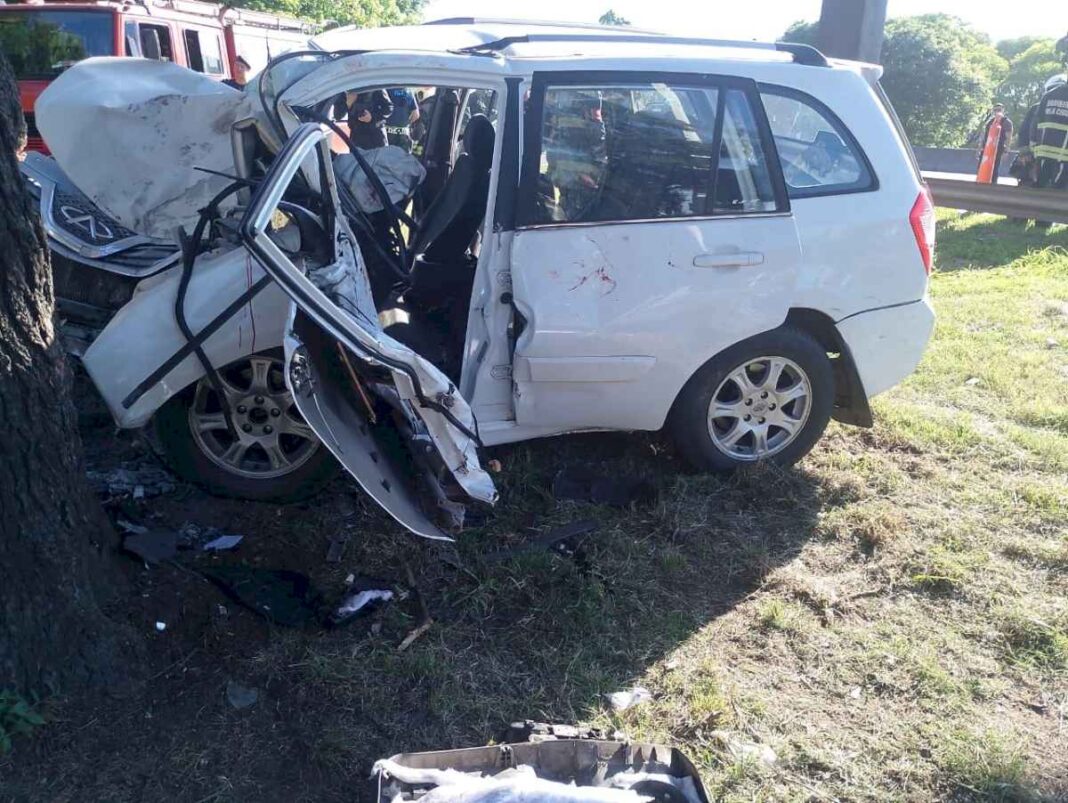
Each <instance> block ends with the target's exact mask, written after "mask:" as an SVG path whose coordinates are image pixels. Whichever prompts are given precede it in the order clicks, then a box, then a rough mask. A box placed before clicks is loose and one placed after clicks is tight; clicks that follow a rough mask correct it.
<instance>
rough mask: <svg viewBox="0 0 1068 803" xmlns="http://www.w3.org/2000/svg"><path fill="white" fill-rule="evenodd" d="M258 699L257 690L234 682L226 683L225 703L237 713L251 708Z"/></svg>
mask: <svg viewBox="0 0 1068 803" xmlns="http://www.w3.org/2000/svg"><path fill="white" fill-rule="evenodd" d="M259 699H260V693H259V690H257V689H253V688H250V687H248V686H244V685H242V684H240V683H238V682H237V681H236V680H228V681H226V701H227V702H228V703H230V705H231V706H233V707H234V708H236V709H237V710H238V711H240V710H241V709H243V708H251V707H252V706H254V705H255V704H256V702H257V701H258V700H259Z"/></svg>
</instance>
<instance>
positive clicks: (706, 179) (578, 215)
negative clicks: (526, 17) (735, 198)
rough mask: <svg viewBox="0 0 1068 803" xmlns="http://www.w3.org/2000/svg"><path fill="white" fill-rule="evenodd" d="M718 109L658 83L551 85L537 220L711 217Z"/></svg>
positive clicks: (708, 92) (709, 96)
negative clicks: (711, 183) (713, 154)
mask: <svg viewBox="0 0 1068 803" xmlns="http://www.w3.org/2000/svg"><path fill="white" fill-rule="evenodd" d="M716 102H717V96H716V90H715V89H705V88H682V87H673V86H668V85H667V84H662V83H650V84H635V85H625V86H566V87H550V88H548V89H547V90H546V93H545V102H544V114H543V117H542V143H541V144H542V155H541V165H540V175H539V186H538V194H539V204H538V206H539V208H540V211H541V215H540V217H541V219H542V222H564V223H576V222H590V221H605V220H648V219H655V218H665V217H685V216H689V215H705V214H708V211H709V206H708V192H709V186H710V178H711V165H712V153H713V147H714V143H713V139H714V137H715V118H716Z"/></svg>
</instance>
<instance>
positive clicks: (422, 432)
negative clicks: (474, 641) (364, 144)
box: [24, 59, 496, 539]
mask: <svg viewBox="0 0 1068 803" xmlns="http://www.w3.org/2000/svg"><path fill="white" fill-rule="evenodd" d="M122 62H126V63H122ZM129 62H130V60H128V59H113V60H91V61H89V62H85V63H82V64H79V65H76V66H75V67H73V68H72V69H71V70H69V71H67V72H66V73H64V75H63V76H61V77H60V79H58V80H57V81H56V82H55V83H54V84H53V86H52V87H50V88H49V90H48V91H46V93H45V94H44V95H42V100H41V102H40V103H39V119H40V121H41V124H42V130H43V131H44V133H45V135H46V138H47V140H48V142H49V143H50V145H52V149H53V152H54V153H55V162H51V160H49V161H48V162H47V163H41V164H35V165H33V166H32V169H28V170H24V173H26V175H27V178H28V179H29V180H30V182H31V183H34V182H36V185H37V187H38V188H39V197H42V198H43V197H44V194H48V196H49V199H51V198H52V197H53V196H55V193H56V192H57V191H58V190H57V189H56V188H62V187H65V186H67V185H68V184H69V188H70V190H71V191H72V193H73V192H77V193H79V198H80V199H81V201H82V203H81V207H84V208H85V209H91V210H92V214H93V215H95V217H93V218H92V220H91V221H90V222H91V223H94V225H95V227H96V228H97V229H99V228H100V226H99V225H96V224H101V225H103V224H104V223H105V222H106V223H107V224H108V225H110V226H111V228H110V229H109V231H120V232H123V233H128V234H129V235H130V237H129V238H127V240H128V242H126V243H124V245H131V244H132V245H136V246H138V247H143V246H144V245H145V244H150V245H152V246H153V247H156V246H162V245H166V244H168V243H176V242H177V241H181V242H182V249H181V257H182V258H181V259H179V254H178V247H177V245H173V246H171V247H170V248H169V249H164V250H165V253H162V252H161V256H160V258H159V259H158V260H155V261H153V263H152V264H151V265H150V266H147V265H146V266H145V270H144V272H143V273H142V272H140V271H133V272H132V273H131V272H129V271H126V272H125V274H124V275H122V276H120V278H121V279H122V280H124V281H125V280H128V281H126V284H125V285H123V287H124V296H123V299H122V300H121V303H120V304H119V305H118V306H116V307H115V308H113V309H107V310H104V311H103V314H102V315H101V316H100V320H99V321H97V323H98V324H99V326H98V327H97V328H96V330H95V331H93V332H92V333H91V334H89V335H87V337H86V338H85V343H84V344H82V348H81V349H80V352H81V351H84V363H85V366H86V369H87V371H88V373H89V375H90V376H91V377H92V379H93V381H94V383H95V384H96V385H97V387H98V389H99V390H100V391H101V393H102V395H103V396H104V398H105V400H106V401H107V403H108V405H109V407H110V408H111V410H112V412H113V414H114V415H115V418H116V420H117V421H118V422H119V423H120V424H121V425H123V426H140V425H141V424H143V423H145V421H146V420H147V419H148V418H149V417H150V416H151V415H152V413H153V412H154V411H156V410H158V409H159V408H160V407H161V406H162V405H163V404H164V403H168V400H170V399H172V398H175V397H177V396H178V394H181V393H183V392H185V390H186V389H188V388H190V387H191V383H195V382H198V381H199V382H201V383H202V384H203V383H204V382H210V384H213V385H216V386H221V385H222V383H221V381H220V380H221V379H222V377H221V374H222V371H223V370H224V367H225V366H227V365H228V364H231V363H232V362H233V361H234V360H237V359H246V360H247V359H248V358H249V357H250V356H254V355H255V354H256V353H260V354H262V353H264V351H263V350H264V349H279V348H284V359H285V363H284V380H285V384H286V386H287V387H288V390H289V392H290V393H291V394H292V397H293V404H294V405H295V407H296V408H297V411H298V412H299V415H300V417H302V418H303V419H304V421H305V422H306V423H307V425H308V426H309V427H310V428H311V430H313V431H314V433H315V435H316V436H318V438H319V440H320V441H321V443H322V444H323V445H325V446H326V448H327V449H328V450H329V451H330V452H331V453H332V454H333V455H334V457H336V458H337V460H338V461H339V462H340V463H341V464H342V465H343V466H344V467H345V468H346V469H347V470H348V471H349V472H350V473H351V474H352V475H353V477H354V478H355V479H356V480H357V482H359V484H360V485H361V487H363V488H364V490H365V491H366V492H367V493H368V494H369V495H370V496H371V497H372V498H374V499H375V500H376V501H377V502H379V503H380V504H381V505H382V506H383V507H384V508H385V509H386V510H387V511H388V512H389V513H390V514H391V515H392V516H393V517H394V518H396V519H397V520H398V521H399V522H400V523H401V524H403V525H404V526H405V527H407V528H408V529H409V530H411V531H412V532H413V533H415V534H417V535H420V536H423V537H427V538H438V539H440V538H448V537H449V535H448V534H449V533H450V532H455V531H457V530H459V529H460V528H461V527H462V525H463V521H464V513H465V508H466V505H468V504H469V503H471V502H475V503H479V504H493V503H494V502H495V500H496V490H495V488H494V485H493V482H492V480H491V479H490V477H489V475H488V474H487V473H486V472H485V471H483V470H482V468H481V466H480V464H479V460H478V454H477V450H478V447H479V445H480V443H479V437H478V431H477V424H476V421H475V418H474V415H473V414H472V412H471V409H470V407H469V406H468V404H467V402H466V400H465V399H464V398H463V397H462V396H461V395H460V393H459V391H458V390H457V388H456V386H455V384H454V383H453V381H452V380H450V379H449V378H448V377H447V376H446V375H445V374H444V373H443V372H442V371H441V370H439V369H438V368H437V367H436V366H435V365H434V364H432V363H431V362H430V361H429V360H427V359H425V358H424V357H423V356H420V354H418V353H416V352H415V351H413V350H412V349H411V348H409V347H408V346H406V345H404V344H402V343H401V342H399V341H398V340H397V339H395V338H393V337H391V336H390V335H389V334H387V332H386V331H385V330H384V328H383V325H382V324H381V323H380V321H379V313H378V311H377V309H376V307H375V301H374V298H373V296H372V290H371V284H370V280H369V277H368V272H367V268H366V265H365V262H364V259H363V256H362V254H361V251H360V245H359V242H360V241H358V239H357V237H356V235H355V234H354V229H357V230H359V231H360V232H361V234H362V236H363V237H364V238H365V239H366V237H367V232H368V230H370V229H371V228H372V227H371V226H370V225H369V224H368V217H367V215H368V213H369V212H374V211H375V210H374V209H373V208H371V209H368V207H373V205H374V202H375V197H374V195H375V193H377V194H378V195H380V196H385V197H384V198H379V199H378V200H379V201H381V205H380V206H379V209H381V208H382V206H392V204H393V203H394V202H397V201H400V200H401V199H402V198H403V196H404V195H405V193H409V192H410V191H411V188H412V186H414V184H416V183H418V181H420V180H421V179H422V175H423V172H422V168H421V167H420V166H418V164H416V165H415V167H416V168H418V169H413V168H412V167H411V165H410V164H405V163H403V161H402V160H400V159H397V158H393V157H395V156H396V154H389V153H383V154H378V155H377V158H378V160H379V161H380V162H381V164H378V163H376V164H375V166H374V167H373V168H369V167H368V166H367V165H366V164H364V165H361V166H360V167H361V170H356V169H355V167H354V166H353V164H352V162H353V160H354V157H353V156H352V155H351V154H334V153H332V152H331V150H330V147H329V141H328V134H327V133H326V131H325V129H324V128H322V127H321V126H320V125H318V124H311V123H309V124H305V125H302V126H300V127H299V128H296V130H294V131H292V134H291V135H290V136H288V137H280V136H279V133H280V131H279V127H278V126H275V125H272V123H273V122H274V121H273V120H272V119H271V115H270V114H266V115H265V113H264V109H263V108H261V105H262V104H258V101H261V100H263V99H264V94H265V93H263V92H259V91H257V90H256V88H255V87H253V89H250V91H249V92H247V93H238V92H234V91H233V90H230V89H229V88H226V87H221V86H220V85H214V86H209V85H208V83H214V82H210V81H209V79H206V78H205V77H204V76H197V75H196V74H190V73H189V71H187V70H180V68H177V67H175V66H174V65H155V64H149V65H147V66H142V65H137V64H135V65H133V66H135V67H138V70H137V71H134V72H133V73H132V72H131V69H130V66H131V65H130V64H129ZM290 63H293V64H301V63H302V62H300V60H289V61H286V62H285V64H290ZM285 64H284V65H283V66H285ZM134 73H136V74H134ZM276 77H277V76H270V75H269V76H268V79H273V78H276ZM127 79H129V80H127ZM206 82H207V83H206ZM193 107H196V108H198V109H200V110H201V111H203V112H204V114H203V115H202V114H199V113H198V114H194V113H192V112H191V111H190V110H191V109H192V108H193ZM64 120H65V121H66V124H67V125H68V126H69V125H70V123H71V122H72V121H74V122H77V123H79V124H80V125H77V126H73V128H78V129H81V128H85V129H86V130H93V131H94V136H93V137H92V138H91V139H90V140H88V144H89V145H90V147H89V152H85V149H84V148H83V150H82V151H79V150H78V149H77V147H76V143H75V142H74V140H73V139H72V138H71V137H70V136H69V135H68V133H64V131H65V129H64V128H63V125H61V123H62V122H63V121H64ZM45 129H47V130H45ZM97 134H99V136H97ZM279 140H281V141H279ZM124 150H125V151H126V152H125V153H124ZM386 150H389V149H386ZM394 150H397V149H394ZM405 156H406V157H407V155H405ZM407 158H409V159H410V158H411V157H407ZM364 161H365V162H366V160H364ZM335 162H336V164H337V167H338V170H339V171H340V172H341V174H342V175H343V184H344V186H343V187H342V188H341V192H342V196H343V198H344V201H341V200H339V188H338V185H337V182H336V180H335V173H334V166H335ZM384 185H385V186H387V187H388V189H386V190H383V189H382V188H383V186H384ZM394 193H396V197H394ZM81 207H80V208H81ZM54 208H56V205H55V204H54V203H52V201H51V200H49V202H48V204H47V209H48V210H49V211H51V210H53V209H54ZM72 208H73V207H72ZM361 227H362V228H361ZM68 228H69V227H68ZM53 229H54V230H55V231H53V230H52V229H50V242H51V244H52V245H53V250H54V251H55V250H57V249H56V247H55V246H56V244H57V243H58V244H60V247H61V248H62V240H63V230H62V227H61V226H59V225H58V224H57V225H54V226H53ZM189 232H192V237H190V236H189V234H188V233H189ZM85 239H86V238H85V237H84V236H83V237H82V238H80V242H74V241H72V242H71V243H70V244H69V246H68V248H67V251H68V252H69V254H70V256H71V258H72V259H76V260H77V261H78V263H79V265H80V267H82V268H84V269H87V270H96V271H98V272H101V273H107V274H108V275H110V276H118V275H119V274H120V273H121V271H120V270H119V269H120V268H121V265H120V266H116V265H115V264H112V263H113V262H114V260H113V259H112V260H110V261H106V260H104V259H103V258H102V257H103V256H110V252H109V253H108V254H103V255H101V254H98V253H96V252H94V253H92V254H90V253H89V252H88V251H86V249H85V247H84V246H85ZM153 255H155V252H153ZM394 281H395V279H394ZM127 285H128V287H127ZM80 352H79V353H80ZM261 362H262V360H261ZM223 390H225V387H224V388H223ZM227 395H228V394H226V393H224V392H220V393H218V396H219V398H220V399H221V400H222V399H223V398H224V397H226V396H227ZM229 395H230V396H232V395H233V394H229ZM239 402H240V400H238V401H236V402H235V401H232V400H231V401H225V400H223V401H221V402H220V403H221V405H222V408H221V410H220V411H219V415H217V416H215V418H218V419H219V421H221V422H222V423H211V426H216V427H218V426H225V427H226V429H227V430H228V431H229V432H230V433H232V435H233V437H234V441H235V448H237V446H236V444H246V443H247V442H248V441H249V438H253V439H254V438H255V437H262V433H268V434H269V433H270V432H271V429H272V428H274V429H277V428H278V426H279V424H280V422H281V421H282V419H279V420H278V421H274V420H271V419H269V418H268V419H266V420H264V421H262V422H259V421H256V422H251V423H252V424H253V429H254V432H253V433H252V435H247V436H246V434H247V433H248V432H249V430H248V428H247V427H248V425H249V422H248V421H245V419H241V420H240V421H239V420H238V416H236V415H235V412H240V411H235V410H232V409H230V405H232V404H238V403H239ZM270 407H271V405H269V404H268V405H267V406H266V407H265V409H266V410H267V411H268V415H270V414H272V411H271V410H270ZM273 412H274V413H278V412H279V411H278V410H275V411H273ZM246 418H247V416H246ZM283 418H284V414H283ZM272 425H273V427H272ZM242 429H243V430H244V433H246V434H243V433H242Z"/></svg>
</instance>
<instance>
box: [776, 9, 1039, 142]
mask: <svg viewBox="0 0 1068 803" xmlns="http://www.w3.org/2000/svg"><path fill="white" fill-rule="evenodd" d="M818 31H819V23H816V22H795V23H794V24H793V25H791V26H790V27H789V28H787V30H786V32H785V33H784V34H783V39H784V40H785V41H787V42H800V43H801V44H806V45H816V42H817V34H818ZM1016 46H1017V47H1018V46H1019V44H1017V45H1016ZM1009 47H1010V51H1009V52H1011V48H1012V47H1013V46H1012V45H1010V46H1009ZM880 60H881V61H882V64H883V69H884V72H883V79H882V84H883V88H884V89H885V90H886V94H887V95H888V96H889V97H890V100H891V101H892V102H893V104H894V108H896V109H897V113H898V114H899V115H900V117H901V121H902V123H904V125H905V130H906V131H907V132H908V135H909V138H910V139H911V140H912V142H913V143H914V144H916V145H936V146H946V147H952V146H957V145H963V144H964V143H965V142H966V141H967V140H968V138H969V137H970V136H971V134H972V133H973V132H974V131H975V130H976V128H977V127H978V125H979V123H980V122H981V121H982V119H983V117H984V116H985V114H986V113H987V112H988V111H989V110H990V107H991V105H992V104H993V102H994V96H995V94H996V90H997V89H998V87H999V85H1001V82H1002V81H1003V80H1005V78H1006V76H1007V74H1008V69H1009V65H1008V62H1007V60H1006V59H1005V58H1004V57H1003V56H1002V55H1001V54H999V53H998V51H997V49H996V48H995V47H994V45H993V43H992V42H991V41H990V38H989V37H988V36H986V35H985V34H982V33H980V32H978V31H976V30H975V29H974V28H972V27H971V26H969V25H968V24H967V23H966V22H964V21H963V20H961V19H959V18H958V17H953V16H950V15H948V14H923V15H921V16H917V17H902V18H898V19H893V20H890V21H889V22H888V23H887V24H886V38H885V40H884V41H883V50H882V58H881V59H880Z"/></svg>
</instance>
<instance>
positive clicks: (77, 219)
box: [52, 185, 136, 245]
mask: <svg viewBox="0 0 1068 803" xmlns="http://www.w3.org/2000/svg"><path fill="white" fill-rule="evenodd" d="M52 219H53V220H54V221H55V222H56V225H57V226H60V227H62V228H63V229H65V230H66V231H68V232H69V233H71V234H73V235H74V236H75V237H77V238H78V239H79V240H81V241H82V242H84V243H88V244H89V245H110V244H111V243H114V242H117V241H119V240H125V239H126V238H127V237H133V236H135V234H136V233H135V232H132V231H130V230H129V229H127V228H125V227H124V226H121V225H119V224H118V223H116V222H115V221H114V220H112V219H111V218H110V217H109V216H108V215H105V214H104V213H103V212H101V211H100V209H99V207H97V205H96V204H94V203H93V202H92V201H90V200H89V199H88V198H86V197H85V195H83V194H82V193H81V192H79V191H78V189H77V187H75V186H74V185H67V186H64V187H62V188H60V187H59V186H58V185H57V186H56V191H55V195H54V196H53V198H52Z"/></svg>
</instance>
